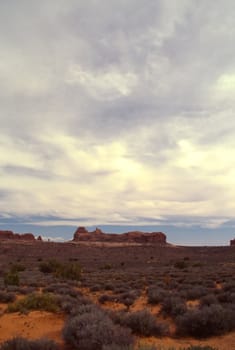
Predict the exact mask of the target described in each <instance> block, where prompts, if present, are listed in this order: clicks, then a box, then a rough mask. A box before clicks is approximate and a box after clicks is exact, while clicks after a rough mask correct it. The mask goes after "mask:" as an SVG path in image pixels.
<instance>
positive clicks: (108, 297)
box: [99, 294, 115, 304]
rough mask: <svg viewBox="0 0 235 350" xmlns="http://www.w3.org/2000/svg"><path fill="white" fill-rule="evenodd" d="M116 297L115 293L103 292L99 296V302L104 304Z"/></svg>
mask: <svg viewBox="0 0 235 350" xmlns="http://www.w3.org/2000/svg"><path fill="white" fill-rule="evenodd" d="M114 299H115V297H114V296H113V295H107V294H102V295H101V296H100V297H99V303H100V304H104V303H106V301H114Z"/></svg>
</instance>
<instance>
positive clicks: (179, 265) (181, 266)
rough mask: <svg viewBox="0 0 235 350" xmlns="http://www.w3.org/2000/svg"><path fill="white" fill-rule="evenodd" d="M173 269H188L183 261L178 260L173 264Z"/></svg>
mask: <svg viewBox="0 0 235 350" xmlns="http://www.w3.org/2000/svg"><path fill="white" fill-rule="evenodd" d="M174 267H175V268H177V269H181V270H183V269H186V268H187V267H188V263H187V262H186V261H185V260H179V261H176V262H175V263H174Z"/></svg>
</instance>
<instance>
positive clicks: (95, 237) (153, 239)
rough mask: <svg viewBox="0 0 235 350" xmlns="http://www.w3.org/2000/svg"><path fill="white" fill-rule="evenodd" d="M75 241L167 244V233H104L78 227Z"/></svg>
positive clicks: (98, 230) (97, 229) (74, 237)
mask: <svg viewBox="0 0 235 350" xmlns="http://www.w3.org/2000/svg"><path fill="white" fill-rule="evenodd" d="M73 241H74V242H79V241H80V242H81V241H83V242H109V243H141V244H144V243H157V244H161V245H165V244H166V235H165V234H164V233H162V232H140V231H131V232H126V233H104V232H102V231H101V230H100V229H99V228H96V229H95V231H92V232H89V231H87V229H86V228H85V227H78V229H77V230H76V231H75V233H74V235H73Z"/></svg>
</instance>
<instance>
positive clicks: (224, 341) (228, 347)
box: [139, 332, 235, 350]
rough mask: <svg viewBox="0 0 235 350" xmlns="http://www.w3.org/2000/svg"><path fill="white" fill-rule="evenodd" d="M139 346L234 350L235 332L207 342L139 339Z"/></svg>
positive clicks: (152, 338) (188, 339) (189, 339)
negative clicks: (198, 346)
mask: <svg viewBox="0 0 235 350" xmlns="http://www.w3.org/2000/svg"><path fill="white" fill-rule="evenodd" d="M139 344H149V345H150V344H151V345H155V346H156V347H159V348H161V349H162V348H163V347H164V348H166V349H168V348H170V347H174V348H175V349H180V348H185V347H188V346H190V345H201V346H206V345H208V346H212V347H215V348H216V349H218V350H235V332H232V333H229V334H227V335H224V336H220V337H213V338H210V339H207V340H195V339H191V338H184V339H174V338H167V337H164V338H162V339H161V338H159V339H157V338H154V337H151V338H141V339H140V340H139ZM164 348H163V349H164Z"/></svg>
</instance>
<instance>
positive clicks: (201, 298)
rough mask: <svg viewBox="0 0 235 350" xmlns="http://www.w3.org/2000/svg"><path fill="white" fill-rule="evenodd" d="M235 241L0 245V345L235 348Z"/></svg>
mask: <svg viewBox="0 0 235 350" xmlns="http://www.w3.org/2000/svg"><path fill="white" fill-rule="evenodd" d="M234 271H235V247H174V246H157V245H122V246H121V245H115V246H112V245H105V244H97V245H96V244H82V243H52V242H33V243H31V242H27V243H26V242H25V243H23V242H20V243H18V242H8V241H4V242H1V243H0V344H1V345H0V349H1V350H23V349H24V350H59V349H60V350H66V349H68V350H75V349H76V350H77V349H78V350H134V349H138V350H163V349H164V350H176V349H178V350H179V349H181V350H183V349H184V350H215V349H218V350H234V349H235V278H234Z"/></svg>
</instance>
